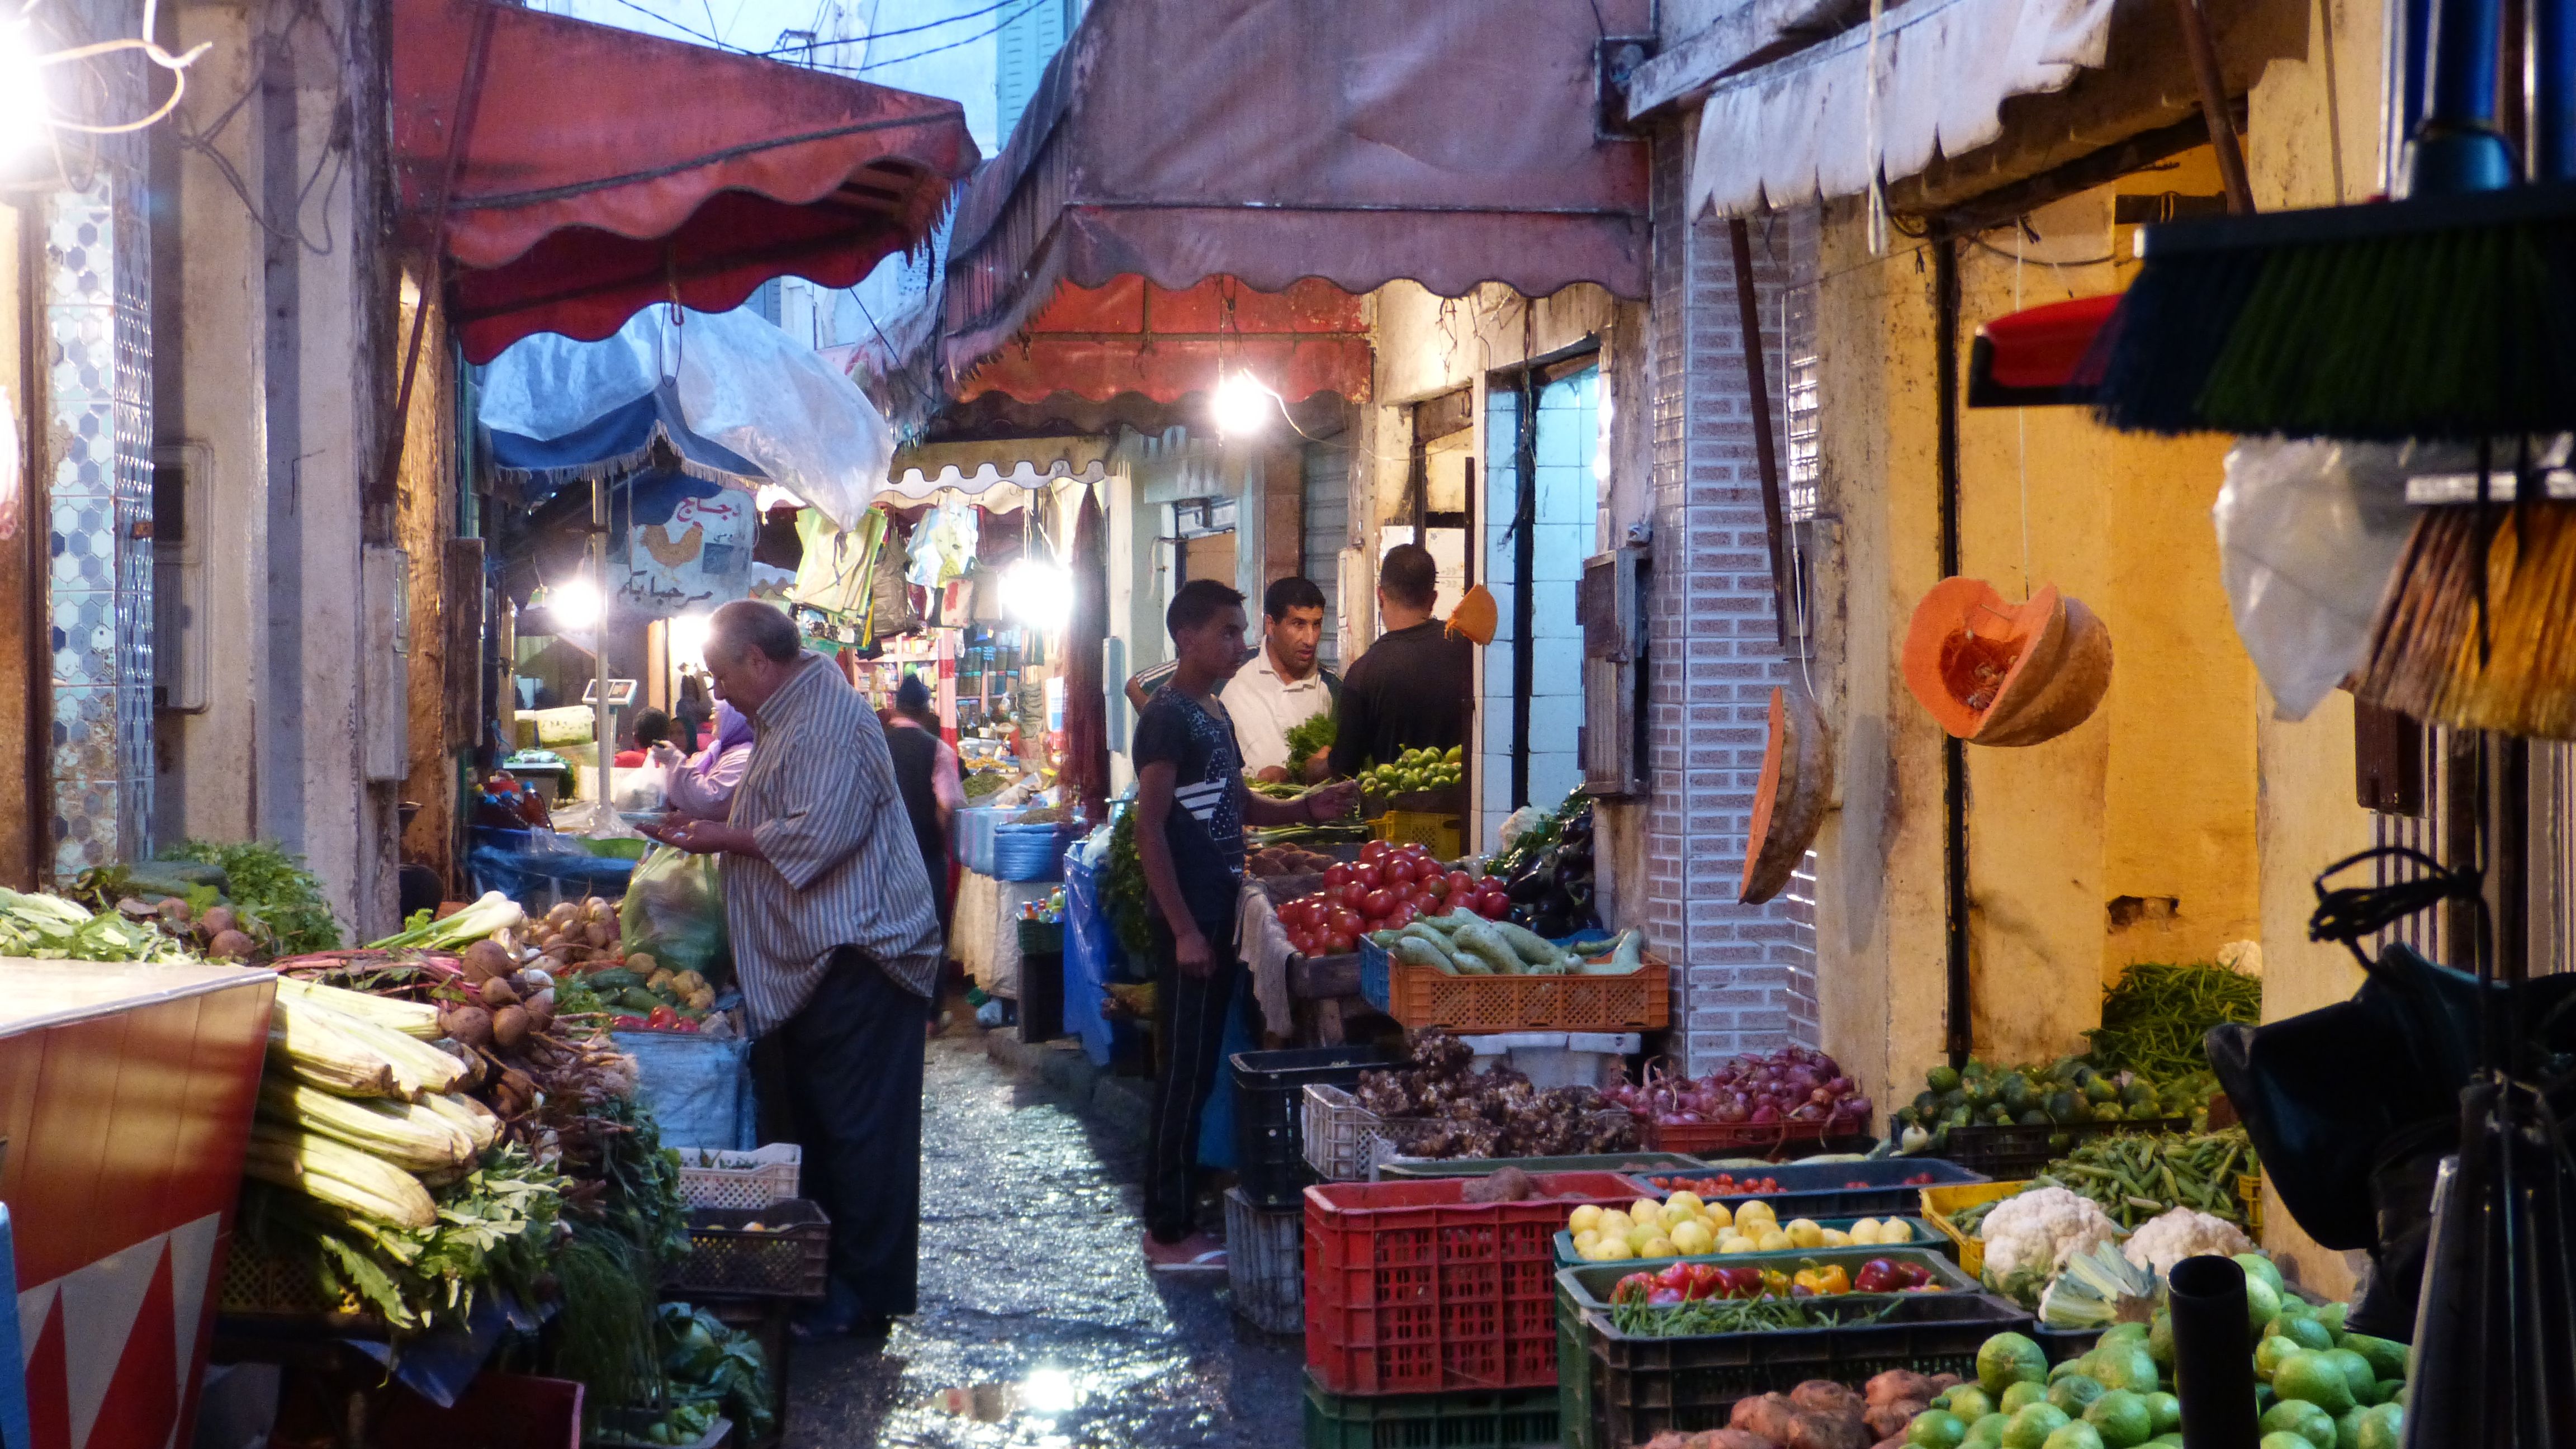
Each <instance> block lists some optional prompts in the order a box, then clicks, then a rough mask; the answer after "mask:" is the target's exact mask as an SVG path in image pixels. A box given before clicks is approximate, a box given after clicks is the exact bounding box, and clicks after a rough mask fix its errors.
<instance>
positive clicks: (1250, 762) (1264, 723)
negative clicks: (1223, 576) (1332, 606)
mask: <svg viewBox="0 0 2576 1449" xmlns="http://www.w3.org/2000/svg"><path fill="white" fill-rule="evenodd" d="M1323 639H1324V591H1323V590H1321V589H1319V588H1317V587H1315V582H1314V580H1312V579H1306V578H1299V577H1297V576H1295V575H1291V576H1289V577H1287V578H1284V579H1280V580H1277V581H1276V582H1274V583H1272V584H1271V586H1270V588H1269V589H1268V591H1266V592H1265V593H1263V594H1262V596H1261V652H1260V653H1258V654H1256V655H1254V656H1253V658H1252V662H1250V663H1248V664H1246V665H1244V666H1243V668H1241V669H1239V670H1237V671H1235V675H1234V678H1233V680H1232V681H1230V682H1229V683H1228V684H1227V685H1226V687H1225V692H1224V693H1223V694H1222V695H1220V696H1219V698H1220V699H1222V700H1223V701H1224V702H1225V709H1226V713H1228V714H1230V715H1232V716H1234V737H1235V740H1236V743H1237V744H1238V745H1239V746H1240V748H1241V749H1242V751H1243V765H1244V768H1245V769H1247V770H1250V771H1252V773H1253V776H1254V778H1256V779H1262V780H1285V779H1287V778H1289V776H1288V732H1289V731H1290V730H1292V729H1295V728H1296V727H1297V726H1299V725H1301V724H1304V723H1305V722H1306V721H1308V720H1310V719H1312V718H1314V717H1315V716H1316V715H1319V714H1330V713H1332V709H1333V698H1334V696H1335V695H1336V694H1338V693H1339V692H1340V690H1341V687H1342V682H1341V681H1340V680H1338V679H1335V678H1334V677H1333V676H1332V674H1331V673H1330V672H1329V671H1327V670H1325V669H1324V668H1322V667H1321V666H1320V665H1318V664H1317V663H1316V662H1315V650H1316V648H1317V647H1318V646H1319V645H1321V644H1322V643H1323ZM1323 758H1324V757H1323V753H1322V752H1321V751H1318V752H1317V754H1316V757H1315V759H1314V761H1312V762H1311V768H1310V770H1309V772H1308V778H1310V779H1322V778H1323V775H1322V774H1321V773H1320V771H1321V768H1322V763H1323Z"/></svg>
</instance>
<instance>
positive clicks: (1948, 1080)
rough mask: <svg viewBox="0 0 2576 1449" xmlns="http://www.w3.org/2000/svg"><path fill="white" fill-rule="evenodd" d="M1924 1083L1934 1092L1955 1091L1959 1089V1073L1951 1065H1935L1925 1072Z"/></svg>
mask: <svg viewBox="0 0 2576 1449" xmlns="http://www.w3.org/2000/svg"><path fill="white" fill-rule="evenodd" d="M1923 1085H1925V1086H1927V1087H1930V1088H1931V1089H1932V1090H1933V1091H1934V1092H1955V1091H1957V1090H1959V1073H1958V1071H1957V1070H1956V1069H1955V1068H1951V1067H1934V1068H1933V1069H1932V1070H1930V1071H1928V1072H1925V1073H1924V1074H1923Z"/></svg>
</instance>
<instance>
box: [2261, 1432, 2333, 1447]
mask: <svg viewBox="0 0 2576 1449" xmlns="http://www.w3.org/2000/svg"><path fill="white" fill-rule="evenodd" d="M2254 1449H2317V1446H2316V1442H2315V1441H2314V1440H2311V1439H2310V1438H2308V1436H2307V1435H2305V1434H2287V1433H2284V1434H2266V1435H2264V1436H2263V1441H2262V1442H2261V1443H2260V1444H2257V1445H2255V1446H2254Z"/></svg>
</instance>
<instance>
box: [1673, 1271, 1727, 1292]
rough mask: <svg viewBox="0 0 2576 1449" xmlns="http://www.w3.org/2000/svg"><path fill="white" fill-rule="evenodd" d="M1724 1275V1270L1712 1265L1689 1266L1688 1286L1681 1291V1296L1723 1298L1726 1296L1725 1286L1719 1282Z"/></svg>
mask: <svg viewBox="0 0 2576 1449" xmlns="http://www.w3.org/2000/svg"><path fill="white" fill-rule="evenodd" d="M1724 1273H1725V1270H1724V1269H1722V1268H1720V1267H1718V1266H1717V1265H1716V1264H1714V1263H1693V1264H1691V1265H1690V1286H1689V1287H1688V1288H1685V1289H1684V1290H1682V1296H1683V1297H1685V1298H1724V1297H1726V1296H1728V1295H1727V1292H1726V1288H1725V1284H1724V1283H1723V1282H1722V1281H1721V1278H1722V1275H1723V1274H1724Z"/></svg>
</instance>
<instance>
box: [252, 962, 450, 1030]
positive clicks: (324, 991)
mask: <svg viewBox="0 0 2576 1449" xmlns="http://www.w3.org/2000/svg"><path fill="white" fill-rule="evenodd" d="M277 994H278V995H280V996H292V997H294V998H295V999H296V1000H298V1001H309V1002H311V1003H313V1004H314V1005H316V1006H324V1007H328V1008H330V1009H331V1010H333V1011H336V1012H338V1013H340V1014H341V1015H342V1016H354V1017H356V1018H358V1019H359V1020H360V1021H364V1022H370V1023H372V1024H374V1025H376V1026H380V1027H383V1028H384V1029H385V1030H387V1031H396V1032H400V1033H402V1034H403V1035H404V1036H407V1037H411V1038H414V1039H415V1040H419V1041H436V1040H438V1036H439V1031H438V1008H437V1007H435V1006H427V1005H423V1004H422V1003H420V1002H417V1001H397V1000H395V999H394V998H392V997H390V996H377V995H373V994H372V993H369V992H365V991H349V990H345V989H343V988H341V987H338V986H324V985H321V984H319V983H316V982H311V981H299V980H297V979H296V978H294V977H292V976H281V977H279V978H277Z"/></svg>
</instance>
